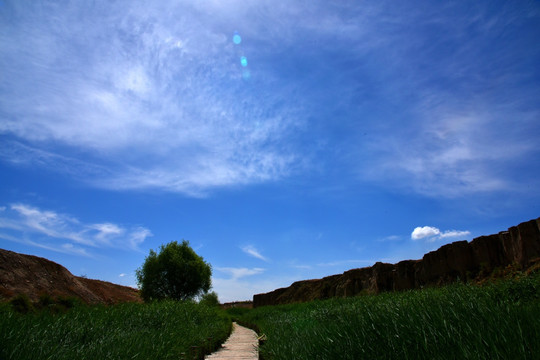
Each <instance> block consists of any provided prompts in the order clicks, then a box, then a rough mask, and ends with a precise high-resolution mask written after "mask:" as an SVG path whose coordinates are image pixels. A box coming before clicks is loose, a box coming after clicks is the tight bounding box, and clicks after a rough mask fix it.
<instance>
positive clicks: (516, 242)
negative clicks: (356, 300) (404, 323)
mask: <svg viewBox="0 0 540 360" xmlns="http://www.w3.org/2000/svg"><path fill="white" fill-rule="evenodd" d="M538 262H540V218H538V219H536V220H531V221H527V222H524V223H521V224H519V225H518V226H513V227H511V228H510V229H508V231H503V232H500V233H499V234H496V235H489V236H481V237H478V238H476V239H474V240H472V241H471V242H467V241H456V242H453V243H451V244H447V245H444V246H442V247H440V248H439V249H438V250H435V251H432V252H429V253H427V254H425V255H424V257H423V258H422V259H421V260H405V261H401V262H399V263H397V264H385V263H381V262H378V263H376V264H375V265H373V266H371V267H367V268H361V269H353V270H349V271H346V272H344V273H343V274H340V275H332V276H328V277H325V278H322V279H317V280H305V281H297V282H295V283H293V284H292V285H291V286H289V287H287V288H281V289H277V290H274V291H272V292H269V293H266V294H257V295H254V296H253V306H254V307H258V306H264V305H278V304H287V303H294V302H304V301H311V300H315V299H327V298H331V297H348V296H354V295H358V294H361V293H379V292H381V291H399V290H407V289H414V288H421V287H423V286H430V285H442V284H446V283H449V282H453V281H456V280H457V279H462V280H465V279H470V278H478V277H482V276H488V275H489V274H491V272H492V271H493V270H494V269H496V268H503V267H506V266H508V265H513V266H517V267H519V268H521V269H526V268H528V267H530V266H531V265H533V264H535V263H538Z"/></svg>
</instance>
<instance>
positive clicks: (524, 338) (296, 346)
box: [241, 274, 540, 360]
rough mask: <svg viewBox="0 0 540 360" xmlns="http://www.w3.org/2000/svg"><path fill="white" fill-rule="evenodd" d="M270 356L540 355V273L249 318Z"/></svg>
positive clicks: (263, 311)
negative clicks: (491, 282)
mask: <svg viewBox="0 0 540 360" xmlns="http://www.w3.org/2000/svg"><path fill="white" fill-rule="evenodd" d="M241 321H242V322H244V323H245V324H251V325H252V326H255V327H256V328H258V330H259V331H260V332H262V333H264V334H265V335H266V336H267V342H266V343H265V344H264V345H263V346H262V347H261V349H260V354H261V357H262V358H264V359H296V360H301V359H306V360H308V359H309V360H313V359H340V360H342V359H538V358H539V357H538V356H539V354H540V276H539V275H538V274H536V275H534V276H532V277H527V278H521V279H518V280H506V281H500V282H498V283H495V284H489V285H486V286H483V287H478V286H473V285H467V284H454V285H451V286H447V287H443V288H432V289H424V290H416V291H408V292H402V293H384V294H380V295H374V296H362V297H357V298H348V299H332V300H326V301H315V302H311V303H305V304H296V305H285V306H273V307H262V308H257V309H254V310H253V311H250V312H248V313H246V314H244V315H243V316H242V317H241Z"/></svg>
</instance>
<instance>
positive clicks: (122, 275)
mask: <svg viewBox="0 0 540 360" xmlns="http://www.w3.org/2000/svg"><path fill="white" fill-rule="evenodd" d="M118 276H119V277H124V276H126V274H124V273H121V274H120V275H118Z"/></svg>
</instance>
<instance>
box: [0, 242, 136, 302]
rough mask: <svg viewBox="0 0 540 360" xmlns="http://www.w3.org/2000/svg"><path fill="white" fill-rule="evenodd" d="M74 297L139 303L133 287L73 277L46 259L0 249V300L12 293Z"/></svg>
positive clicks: (34, 297)
mask: <svg viewBox="0 0 540 360" xmlns="http://www.w3.org/2000/svg"><path fill="white" fill-rule="evenodd" d="M20 294H24V295H27V296H28V297H29V298H30V300H32V301H37V300H38V299H39V296H40V295H42V294H47V295H50V296H52V297H57V296H64V297H77V298H79V299H81V300H82V301H84V302H85V303H88V304H116V303H120V302H140V301H141V299H140V297H139V293H138V291H137V290H136V289H133V288H130V287H127V286H121V285H116V284H112V283H109V282H105V281H100V280H91V279H86V278H81V277H78V276H74V275H73V274H72V273H70V272H69V271H68V270H67V269H66V268H65V267H63V266H62V265H59V264H57V263H55V262H52V261H50V260H47V259H44V258H41V257H37V256H32V255H23V254H18V253H16V252H13V251H8V250H3V249H0V301H6V300H8V299H10V298H12V297H14V296H16V295H20Z"/></svg>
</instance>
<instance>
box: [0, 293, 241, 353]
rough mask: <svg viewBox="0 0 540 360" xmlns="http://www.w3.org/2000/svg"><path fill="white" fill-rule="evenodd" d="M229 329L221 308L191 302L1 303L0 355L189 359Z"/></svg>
mask: <svg viewBox="0 0 540 360" xmlns="http://www.w3.org/2000/svg"><path fill="white" fill-rule="evenodd" d="M230 328H231V322H230V319H229V318H228V317H227V316H226V315H225V314H224V313H223V312H222V311H221V310H219V309H217V308H215V307H208V306H203V305H198V304H194V303H179V302H172V301H169V302H159V303H153V304H122V305H115V306H110V307H105V306H91V307H88V306H77V307H75V308H73V309H70V310H69V311H66V312H64V313H59V314H55V313H52V312H49V311H39V312H38V313H30V314H25V315H23V314H19V313H16V312H14V311H13V310H12V309H11V307H10V306H9V305H8V304H3V305H2V306H0V343H1V344H2V346H0V359H2V360H8V359H17V360H22V359H29V360H36V359H40V360H41V359H66V360H67V359H70V360H71V359H175V360H178V359H182V353H185V354H186V355H185V358H186V359H188V358H189V359H192V358H193V357H192V355H193V352H195V351H197V352H199V353H200V352H202V351H204V350H206V352H210V351H211V350H213V349H215V348H216V347H217V346H218V345H219V344H220V343H222V342H223V341H224V340H225V339H226V338H227V336H228V335H229V332H230ZM209 338H212V339H211V340H209ZM192 346H198V349H192ZM199 358H200V356H199Z"/></svg>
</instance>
